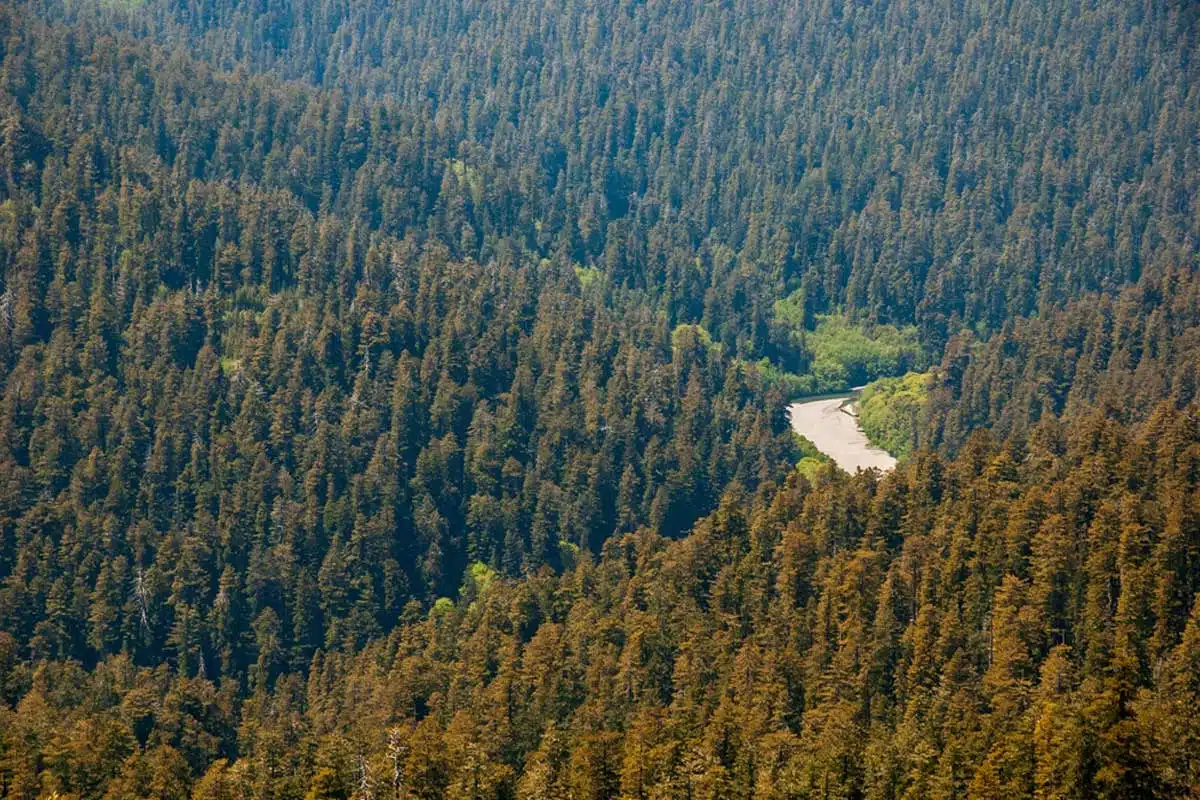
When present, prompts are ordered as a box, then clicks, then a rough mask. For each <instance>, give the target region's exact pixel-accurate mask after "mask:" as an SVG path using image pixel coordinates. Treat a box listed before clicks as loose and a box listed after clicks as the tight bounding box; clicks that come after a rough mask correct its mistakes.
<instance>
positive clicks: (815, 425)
mask: <svg viewBox="0 0 1200 800" xmlns="http://www.w3.org/2000/svg"><path fill="white" fill-rule="evenodd" d="M854 397H855V396H854V395H841V396H839V397H822V398H820V399H817V400H805V401H803V402H800V403H792V404H791V405H790V406H788V416H789V417H790V418H791V421H792V429H793V430H795V431H796V433H798V434H800V435H801V436H803V437H804V438H806V439H808V440H809V441H810V442H812V443H813V444H814V445H816V447H817V449H818V450H820V451H821V452H822V453H824V454H825V455H827V456H829V457H830V458H832V459H833V460H834V461H835V462H837V465H838V466H839V467H841V468H842V469H844V470H846V471H847V472H851V473H853V472H855V471H857V470H859V469H860V468H861V469H872V468H874V469H879V470H882V471H884V472H887V471H888V470H890V469H892V468H893V467H895V466H896V459H894V458H892V457H891V456H890V455H888V453H887V451H886V450H882V449H880V448H878V447H876V446H875V445H873V444H871V442H870V441H869V440H868V439H867V436H866V434H865V433H863V432H862V429H861V428H859V427H858V419H857V418H856V417H855V416H854V413H853V412H854V409H853V407H852V405H851V403H852V401H853V400H854Z"/></svg>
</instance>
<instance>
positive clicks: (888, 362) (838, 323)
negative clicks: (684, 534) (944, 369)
mask: <svg viewBox="0 0 1200 800" xmlns="http://www.w3.org/2000/svg"><path fill="white" fill-rule="evenodd" d="M805 343H806V344H807V346H808V349H809V350H810V351H811V352H812V354H813V361H812V372H813V375H815V376H816V378H817V380H818V381H819V384H820V387H821V389H820V390H821V391H838V390H840V389H843V388H850V387H853V386H860V385H862V384H864V383H866V382H867V381H868V380H871V379H873V378H879V377H886V376H890V375H898V374H901V373H903V372H904V371H905V370H907V369H908V368H909V367H912V366H915V365H916V364H917V363H918V362H919V361H920V359H921V348H920V345H919V344H918V343H917V329H916V328H915V327H913V326H905V327H900V328H898V327H896V326H894V325H874V326H871V327H865V326H862V325H854V324H851V323H850V322H849V321H847V320H846V319H845V318H844V317H841V316H837V315H830V316H823V317H819V318H818V321H817V327H816V329H815V330H813V331H812V332H811V333H809V334H808V335H807V337H806V338H805Z"/></svg>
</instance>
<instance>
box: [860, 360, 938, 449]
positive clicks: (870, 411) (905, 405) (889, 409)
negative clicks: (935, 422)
mask: <svg viewBox="0 0 1200 800" xmlns="http://www.w3.org/2000/svg"><path fill="white" fill-rule="evenodd" d="M931 380H932V377H931V375H930V374H929V373H923V372H910V373H908V374H907V375H904V376H903V377H900V378H881V379H879V380H877V381H872V382H871V383H869V384H867V386H866V388H865V389H863V391H862V394H861V395H860V396H859V398H858V402H857V404H856V408H857V410H858V424H859V426H860V427H862V429H863V432H864V433H865V434H867V438H869V439H870V440H871V441H872V442H874V443H875V444H877V445H879V446H880V447H882V448H883V449H885V450H887V451H888V452H889V453H891V454H892V455H894V456H896V457H897V458H903V457H904V456H907V455H908V454H909V453H911V452H912V451H913V449H914V448H916V447H917V446H918V445H919V444H920V442H919V440H918V437H919V431H920V429H921V421H922V417H923V415H924V412H925V404H926V403H927V401H928V399H929V383H930V381H931Z"/></svg>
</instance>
